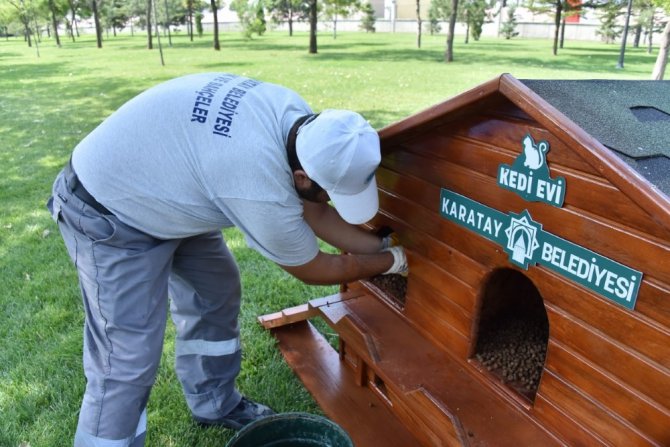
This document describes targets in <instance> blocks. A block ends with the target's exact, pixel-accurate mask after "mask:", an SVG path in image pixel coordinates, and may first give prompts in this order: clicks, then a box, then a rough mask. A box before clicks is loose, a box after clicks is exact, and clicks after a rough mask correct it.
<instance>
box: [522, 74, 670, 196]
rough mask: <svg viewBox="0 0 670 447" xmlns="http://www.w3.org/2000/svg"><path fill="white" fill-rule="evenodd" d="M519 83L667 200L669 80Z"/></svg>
mask: <svg viewBox="0 0 670 447" xmlns="http://www.w3.org/2000/svg"><path fill="white" fill-rule="evenodd" d="M521 82H522V83H523V84H525V85H526V86H527V87H528V88H530V89H531V90H533V91H534V92H535V93H537V94H538V95H539V96H540V97H542V98H543V99H544V100H545V101H547V102H548V103H549V104H551V105H552V106H554V107H555V108H556V109H558V110H559V111H560V112H561V113H562V114H563V115H565V116H566V117H568V118H569V119H570V120H571V121H573V122H574V123H575V124H577V125H578V126H579V127H581V128H582V129H584V130H585V131H586V132H588V133H589V134H590V135H591V136H593V137H594V138H596V139H597V140H598V141H600V142H601V143H602V144H603V145H604V146H606V147H608V148H609V149H611V150H613V151H614V153H615V154H617V155H618V156H619V157H620V158H621V159H623V160H624V161H625V162H626V163H627V164H628V165H630V166H631V167H632V168H633V169H635V170H636V171H638V172H639V173H640V174H641V175H642V176H643V177H645V178H646V179H648V180H649V182H650V183H652V184H653V185H655V186H656V187H657V188H658V189H659V190H661V191H663V192H664V193H665V194H666V195H667V196H670V81H618V80H575V81H571V80H570V81H562V80H521Z"/></svg>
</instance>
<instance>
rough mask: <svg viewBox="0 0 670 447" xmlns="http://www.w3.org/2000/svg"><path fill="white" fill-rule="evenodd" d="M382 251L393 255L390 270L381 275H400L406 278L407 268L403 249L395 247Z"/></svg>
mask: <svg viewBox="0 0 670 447" xmlns="http://www.w3.org/2000/svg"><path fill="white" fill-rule="evenodd" d="M382 251H388V252H390V253H391V254H392V255H393V265H392V266H391V268H390V269H388V270H387V271H385V272H384V273H382V275H393V274H397V275H402V276H407V274H408V273H409V267H408V266H407V256H406V255H405V249H404V248H402V247H401V246H399V245H396V246H395V247H389V248H385V249H383V250H382Z"/></svg>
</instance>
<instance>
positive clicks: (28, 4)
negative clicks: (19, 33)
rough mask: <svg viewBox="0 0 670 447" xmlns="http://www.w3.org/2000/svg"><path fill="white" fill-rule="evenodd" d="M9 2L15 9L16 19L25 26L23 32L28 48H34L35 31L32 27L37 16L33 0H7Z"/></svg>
mask: <svg viewBox="0 0 670 447" xmlns="http://www.w3.org/2000/svg"><path fill="white" fill-rule="evenodd" d="M7 2H8V3H9V4H10V5H12V6H13V7H14V9H15V13H16V18H17V19H18V20H19V21H20V22H21V24H22V25H23V32H24V36H25V39H26V41H27V42H28V46H29V47H32V46H33V41H32V35H33V29H32V27H31V21H33V18H34V16H35V5H34V3H33V2H32V1H31V0H7Z"/></svg>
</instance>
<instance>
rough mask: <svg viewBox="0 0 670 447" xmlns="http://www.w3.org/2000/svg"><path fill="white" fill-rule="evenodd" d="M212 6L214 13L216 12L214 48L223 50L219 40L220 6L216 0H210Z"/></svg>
mask: <svg viewBox="0 0 670 447" xmlns="http://www.w3.org/2000/svg"><path fill="white" fill-rule="evenodd" d="M210 4H211V6H212V14H214V49H215V50H216V51H219V50H221V43H220V42H219V11H218V10H219V7H218V5H217V4H216V0H210Z"/></svg>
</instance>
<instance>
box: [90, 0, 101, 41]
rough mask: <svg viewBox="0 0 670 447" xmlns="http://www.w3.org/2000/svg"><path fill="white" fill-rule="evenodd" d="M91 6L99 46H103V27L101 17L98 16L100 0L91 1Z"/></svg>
mask: <svg viewBox="0 0 670 447" xmlns="http://www.w3.org/2000/svg"><path fill="white" fill-rule="evenodd" d="M91 8H93V19H94V21H95V38H96V40H97V43H98V48H102V28H100V17H99V16H98V0H92V1H91Z"/></svg>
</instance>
